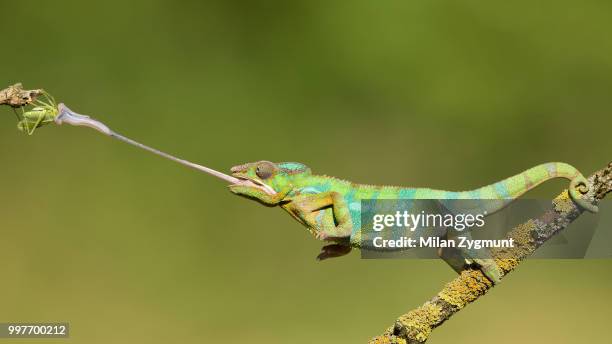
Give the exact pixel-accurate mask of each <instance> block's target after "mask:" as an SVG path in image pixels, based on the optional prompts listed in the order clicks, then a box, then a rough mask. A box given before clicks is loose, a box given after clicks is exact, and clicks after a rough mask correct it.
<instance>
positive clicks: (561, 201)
mask: <svg viewBox="0 0 612 344" xmlns="http://www.w3.org/2000/svg"><path fill="white" fill-rule="evenodd" d="M553 207H554V208H555V210H556V211H558V212H560V213H568V212H570V211H572V210H573V209H574V203H573V202H572V200H571V198H570V196H569V193H568V192H567V190H565V191H563V192H562V193H561V194H560V195H559V196H557V197H556V198H555V199H554V200H553Z"/></svg>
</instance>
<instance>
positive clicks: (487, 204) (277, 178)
mask: <svg viewBox="0 0 612 344" xmlns="http://www.w3.org/2000/svg"><path fill="white" fill-rule="evenodd" d="M231 171H232V175H233V176H234V177H236V178H238V179H241V180H247V181H249V185H246V184H244V183H242V184H234V185H230V187H229V188H230V191H232V192H233V193H235V194H237V195H241V196H244V197H247V198H250V199H255V200H257V201H259V202H261V203H263V204H265V205H268V206H280V207H281V208H283V209H284V210H286V211H287V212H288V213H289V214H290V215H291V216H292V217H293V218H295V219H296V220H297V221H298V222H300V223H301V224H303V225H304V226H305V227H306V228H307V229H308V230H309V231H310V232H311V233H312V234H313V235H314V236H315V237H316V238H317V239H320V240H325V241H332V242H334V244H332V245H328V246H325V247H324V248H323V250H322V253H321V254H320V255H319V258H320V259H326V258H331V257H337V256H341V255H344V254H347V253H348V252H350V250H351V248H352V247H353V248H359V249H371V247H366V246H364V245H363V242H366V241H365V240H362V237H364V235H367V233H365V232H366V229H362V226H361V201H362V200H374V201H376V200H435V202H438V204H434V205H432V206H434V207H436V206H440V205H441V206H443V207H444V208H446V209H450V211H451V212H452V211H453V210H457V209H453V205H452V204H453V202H452V201H453V200H475V204H476V208H478V209H476V210H478V211H480V212H486V213H487V214H492V213H494V212H496V211H498V210H500V209H502V208H503V207H505V206H507V205H508V204H509V203H511V202H512V201H514V200H515V199H517V198H518V197H520V196H521V195H523V194H524V193H526V192H527V191H529V190H531V189H533V188H535V187H536V186H538V185H539V184H541V183H543V182H545V181H547V180H550V179H553V178H566V179H568V180H570V186H569V194H570V197H571V198H572V199H573V201H574V202H575V203H577V204H578V206H580V207H582V208H584V209H586V210H588V211H591V212H596V211H597V207H596V206H594V205H592V204H591V203H589V202H588V201H586V200H585V199H583V198H582V194H584V193H586V192H587V191H588V189H587V185H588V184H587V181H586V179H585V178H584V176H583V175H582V174H581V173H580V172H579V171H578V170H577V169H576V168H574V167H572V166H571V165H568V164H565V163H559V162H551V163H546V164H541V165H538V166H535V167H533V168H530V169H528V170H525V171H523V172H521V173H519V174H517V175H515V176H512V177H509V178H507V179H504V180H501V181H499V182H497V183H493V184H490V185H487V186H484V187H481V188H477V189H474V190H471V191H444V190H436V189H430V188H410V187H398V186H374V185H365V184H356V183H352V182H349V181H346V180H341V179H337V178H334V177H329V176H325V175H316V174H313V173H312V171H311V170H310V168H308V167H307V166H306V165H304V164H301V163H295V162H282V163H272V162H269V161H259V162H254V163H247V164H244V165H239V166H235V167H233V168H232V169H231ZM271 190H273V192H272V191H271ZM482 200H486V201H482ZM456 203H458V202H456ZM419 204H421V203H419ZM420 210H421V209H417V211H420ZM423 210H427V209H423ZM473 210H475V209H472V210H471V211H473ZM413 211H414V210H413ZM440 235H442V234H440ZM440 256H441V257H442V258H443V259H444V260H446V261H447V262H448V263H449V264H450V265H451V266H452V267H453V268H454V269H455V270H457V271H460V270H462V269H463V268H465V266H466V265H471V264H474V265H477V266H479V267H480V268H481V269H482V270H483V272H484V273H485V275H487V277H489V278H490V279H491V280H492V281H494V282H496V281H497V280H498V279H499V277H500V274H499V270H498V269H497V266H496V265H495V264H494V263H493V260H492V259H473V257H470V254H469V252H459V253H457V252H454V253H450V254H444V252H442V253H440ZM457 256H459V257H460V258H461V259H460V261H457V259H456V258H457Z"/></svg>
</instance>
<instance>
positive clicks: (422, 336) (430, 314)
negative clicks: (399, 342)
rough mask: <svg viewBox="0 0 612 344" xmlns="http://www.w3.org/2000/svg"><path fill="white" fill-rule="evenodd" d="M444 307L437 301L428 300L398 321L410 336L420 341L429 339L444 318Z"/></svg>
mask: <svg viewBox="0 0 612 344" xmlns="http://www.w3.org/2000/svg"><path fill="white" fill-rule="evenodd" d="M441 317H442V308H441V307H440V306H438V305H437V304H435V303H432V302H426V303H425V304H424V305H423V306H421V307H419V308H417V309H415V310H413V311H411V312H410V313H407V314H404V315H403V316H401V317H399V318H398V319H397V321H398V322H399V323H400V324H401V325H402V327H403V329H404V330H405V331H406V333H407V335H408V338H414V339H416V340H418V341H420V342H424V341H426V340H427V338H428V337H429V335H430V334H431V331H432V328H433V326H434V325H435V324H437V323H439V322H440V321H441V320H442V319H441Z"/></svg>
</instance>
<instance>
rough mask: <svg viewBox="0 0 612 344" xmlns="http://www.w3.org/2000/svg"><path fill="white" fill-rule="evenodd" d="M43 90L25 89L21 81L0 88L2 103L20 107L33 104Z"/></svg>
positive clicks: (0, 102)
mask: <svg viewBox="0 0 612 344" xmlns="http://www.w3.org/2000/svg"><path fill="white" fill-rule="evenodd" d="M42 93H43V90H24V89H23V86H22V85H21V83H17V84H15V85H12V86H9V87H7V88H5V89H3V90H0V105H8V106H10V107H13V108H19V107H22V106H26V105H29V104H31V103H32V102H33V101H34V99H36V97H37V96H39V95H41V94H42Z"/></svg>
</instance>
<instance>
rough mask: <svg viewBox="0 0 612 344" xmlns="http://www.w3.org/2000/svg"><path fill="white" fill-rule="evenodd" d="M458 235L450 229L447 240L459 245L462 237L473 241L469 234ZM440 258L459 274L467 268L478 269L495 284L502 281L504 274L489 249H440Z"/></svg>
mask: <svg viewBox="0 0 612 344" xmlns="http://www.w3.org/2000/svg"><path fill="white" fill-rule="evenodd" d="M456 233H457V231H455V230H453V229H449V230H448V231H447V234H446V239H447V240H454V242H455V243H456V244H457V245H459V243H460V242H461V240H460V239H461V238H459V237H460V236H461V237H465V238H466V240H471V239H472V235H471V234H470V233H469V232H466V233H461V235H458V234H456ZM438 256H439V257H440V258H442V260H444V261H445V262H446V263H447V264H448V265H450V267H451V268H453V270H455V271H456V272H457V273H461V271H463V270H465V269H466V268H467V267H477V268H478V269H479V270H480V271H482V273H483V274H484V275H485V276H486V277H487V278H488V279H489V280H490V281H491V282H493V284H497V283H499V282H500V281H501V278H502V275H503V273H502V271H501V269H500V268H499V266H497V264H496V263H495V260H494V259H493V257H492V256H491V254H490V252H489V250H487V249H484V248H483V249H481V250H479V251H476V250H473V249H469V248H467V247H444V248H439V249H438Z"/></svg>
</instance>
